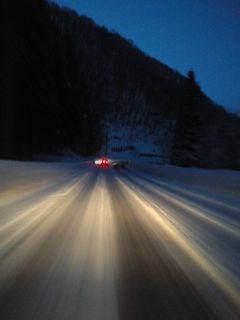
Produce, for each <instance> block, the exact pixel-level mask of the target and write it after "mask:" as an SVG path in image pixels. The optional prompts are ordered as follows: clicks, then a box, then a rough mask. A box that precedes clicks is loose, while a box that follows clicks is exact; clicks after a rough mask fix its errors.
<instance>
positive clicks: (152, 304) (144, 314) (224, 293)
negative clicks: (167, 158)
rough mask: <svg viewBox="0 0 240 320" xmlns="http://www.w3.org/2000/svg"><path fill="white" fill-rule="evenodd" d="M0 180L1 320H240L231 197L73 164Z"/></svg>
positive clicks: (19, 167) (237, 224) (235, 208)
mask: <svg viewBox="0 0 240 320" xmlns="http://www.w3.org/2000/svg"><path fill="white" fill-rule="evenodd" d="M175 170H176V169H175ZM219 174H221V170H219ZM239 177H240V176H239ZM0 179H1V180H0V315H1V319H6V320H7V319H19V320H28V319H29V320H30V319H33V320H35V319H36V320H40V319H41V320H42V319H44V320H45V319H46V320H48V319H49V320H55V319H56V320H62V319H66V320H75V319H76V320H77V319H83V320H88V319H89V320H95V319H96V320H101V319H104V320H108V319H109V320H114V319H124V320H128V319H129V320H134V319H137V320H139V319H149V320H151V319H156V320H158V319H164V320H167V319H176V320H181V319H185V320H186V319H191V320H192V319H199V320H202V319H210V320H214V319H230V320H234V319H236V320H237V319H239V316H240V199H239V198H238V197H237V196H235V194H236V195H237V193H238V191H237V190H235V191H236V192H235V191H234V190H233V191H234V192H230V191H231V190H228V191H229V192H226V193H225V194H224V193H222V192H221V193H218V192H217V191H216V192H214V191H213V190H212V191H209V190H208V189H207V188H204V187H203V186H201V187H199V188H198V187H197V183H195V185H192V184H189V183H187V182H186V183H184V182H183V181H174V180H171V179H169V178H167V177H163V176H162V177H161V175H159V176H158V175H155V176H154V175H151V174H149V173H148V174H146V173H144V172H143V171H139V170H135V169H130V170H114V169H101V168H94V167H92V166H87V165H86V164H81V165H79V164H78V163H72V164H61V163H59V164H43V163H42V164H41V163H20V162H10V161H0ZM186 181H187V179H186ZM236 181H237V180H236ZM226 185H227V188H229V184H226ZM233 188H235V187H233ZM220 189H221V188H220ZM221 190H222V189H221Z"/></svg>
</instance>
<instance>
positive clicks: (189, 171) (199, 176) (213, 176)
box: [130, 163, 240, 199]
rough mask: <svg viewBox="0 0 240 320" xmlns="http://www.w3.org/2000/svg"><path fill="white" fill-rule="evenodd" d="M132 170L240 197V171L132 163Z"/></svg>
mask: <svg viewBox="0 0 240 320" xmlns="http://www.w3.org/2000/svg"><path fill="white" fill-rule="evenodd" d="M130 170H134V171H138V172H139V171H140V172H142V173H146V174H151V175H153V176H154V177H157V178H158V179H161V180H162V179H164V180H167V181H169V182H170V181H173V182H175V183H180V184H182V186H183V187H184V184H186V185H190V186H193V187H197V188H199V189H201V190H203V191H205V192H210V193H214V194H215V193H216V194H222V195H226V196H231V197H236V198H239V199H240V171H234V170H221V169H215V170H213V169H211V170H210V169H198V168H182V167H176V166H171V165H154V164H153V165H148V164H143V163H132V164H131V166H130Z"/></svg>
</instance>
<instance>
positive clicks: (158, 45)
mask: <svg viewBox="0 0 240 320" xmlns="http://www.w3.org/2000/svg"><path fill="white" fill-rule="evenodd" d="M55 2H57V3H58V4H60V5H63V6H67V7H70V8H73V9H75V10H76V11H77V12H78V13H79V14H80V15H82V14H83V15H86V16H88V17H91V18H92V19H93V20H94V21H95V22H96V23H97V24H99V25H104V26H106V27H107V28H108V29H109V30H114V31H116V32H118V33H120V34H121V35H122V36H123V37H125V38H128V39H131V40H133V41H134V43H135V44H136V46H137V47H138V48H139V49H141V50H142V51H144V52H145V53H147V54H148V55H150V56H152V57H155V58H156V59H158V60H159V61H161V62H163V63H165V64H167V65H168V66H170V67H171V68H173V69H176V70H178V71H179V72H180V73H182V74H184V75H186V74H187V72H188V70H189V69H191V68H192V69H193V70H194V71H195V73H196V78H197V82H198V83H199V85H200V87H201V88H202V90H203V91H204V92H205V93H206V94H207V95H208V96H209V97H210V98H211V99H213V100H214V101H215V102H217V103H218V104H220V105H223V106H224V107H225V108H226V109H228V110H230V111H233V112H235V111H238V112H240V0H165V1H163V0H55Z"/></svg>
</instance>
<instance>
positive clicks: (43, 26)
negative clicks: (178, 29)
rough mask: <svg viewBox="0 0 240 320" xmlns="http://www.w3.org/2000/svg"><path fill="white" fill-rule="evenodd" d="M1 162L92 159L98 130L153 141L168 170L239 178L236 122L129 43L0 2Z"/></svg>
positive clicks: (34, 4)
mask: <svg viewBox="0 0 240 320" xmlns="http://www.w3.org/2000/svg"><path fill="white" fill-rule="evenodd" d="M1 6H2V8H1V11H0V21H1V24H2V26H1V35H0V36H1V38H0V41H1V44H3V46H2V50H1V53H0V67H1V75H0V95H1V101H0V103H1V104H0V107H1V109H0V116H1V118H0V124H1V127H0V156H1V157H8V158H9V157H10V158H31V156H32V155H34V154H38V153H58V152H61V150H63V149H65V148H70V149H72V150H73V151H75V152H77V153H80V154H94V153H95V152H96V151H98V150H99V148H100V147H101V144H102V143H103V140H104V139H103V137H104V133H103V132H104V123H106V122H108V123H111V122H118V123H120V124H124V125H125V124H128V125H130V126H131V127H134V126H136V125H139V124H141V125H142V126H143V127H144V128H145V132H147V133H150V134H153V133H154V134H155V135H156V136H158V133H159V139H158V141H159V142H158V143H159V147H160V148H161V150H163V152H164V153H165V154H164V156H165V157H166V158H168V159H169V161H171V162H172V163H174V164H177V165H183V166H198V167H223V168H239V167H240V163H239V158H240V148H239V144H238V141H239V139H240V121H239V119H238V118H237V117H235V116H234V115H231V114H229V113H227V112H226V111H225V110H224V109H223V108H221V107H218V106H216V105H215V104H214V103H213V102H212V101H210V100H209V99H208V98H207V97H206V96H205V95H204V94H203V93H202V92H201V90H200V88H199V86H198V85H197V84H196V81H195V77H194V73H193V72H190V73H189V75H188V77H183V76H181V75H180V74H179V73H178V72H176V71H174V70H172V69H170V68H169V67H168V66H166V65H164V64H162V63H160V62H158V61H157V60H155V59H152V58H150V57H148V56H147V55H145V54H144V53H143V52H141V51H140V50H139V49H138V48H136V46H135V45H134V43H132V41H130V40H125V39H123V38H122V37H121V36H120V35H119V34H117V33H115V32H108V30H107V29H106V28H104V27H98V26H96V24H95V23H94V22H93V21H92V20H91V19H89V18H87V17H84V16H78V15H77V14H76V13H75V12H74V11H72V10H69V9H67V8H59V7H58V6H57V5H56V4H54V3H48V2H46V1H45V0H35V1H32V0H12V1H7V0H5V1H4V0H3V1H1Z"/></svg>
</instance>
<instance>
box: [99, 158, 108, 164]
mask: <svg viewBox="0 0 240 320" xmlns="http://www.w3.org/2000/svg"><path fill="white" fill-rule="evenodd" d="M108 165H109V162H108V159H106V158H102V161H101V166H108Z"/></svg>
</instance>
